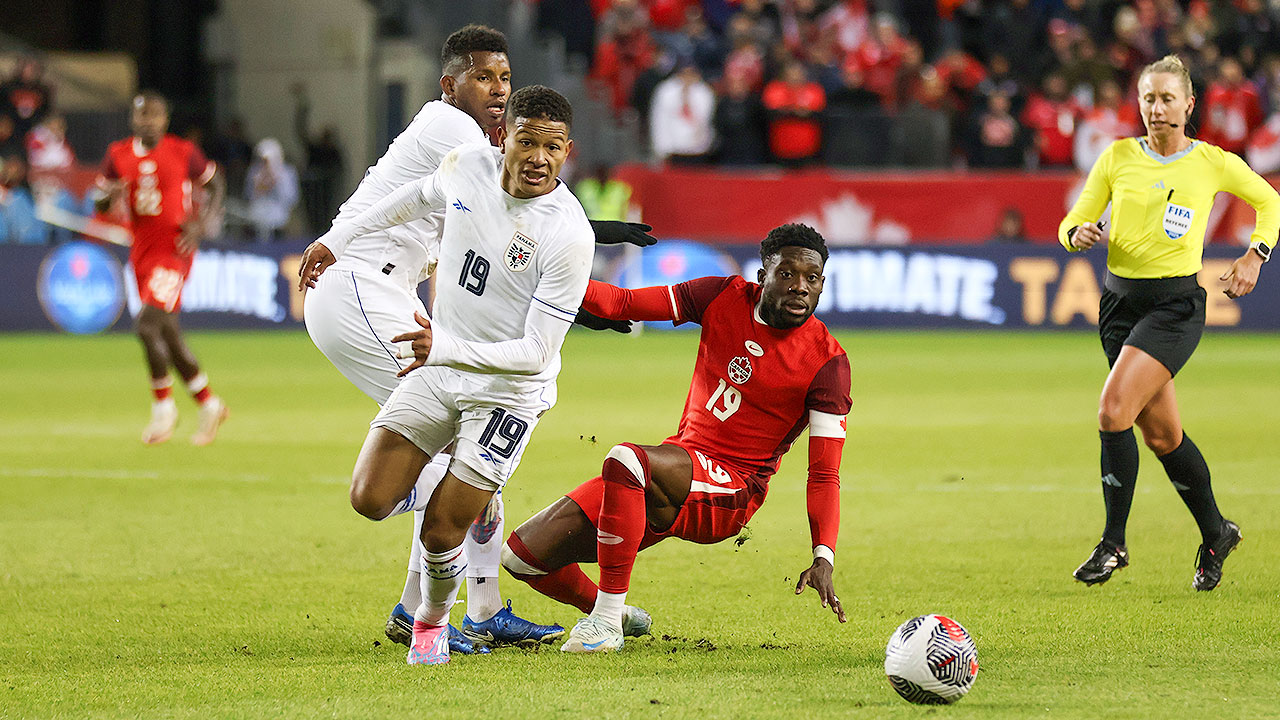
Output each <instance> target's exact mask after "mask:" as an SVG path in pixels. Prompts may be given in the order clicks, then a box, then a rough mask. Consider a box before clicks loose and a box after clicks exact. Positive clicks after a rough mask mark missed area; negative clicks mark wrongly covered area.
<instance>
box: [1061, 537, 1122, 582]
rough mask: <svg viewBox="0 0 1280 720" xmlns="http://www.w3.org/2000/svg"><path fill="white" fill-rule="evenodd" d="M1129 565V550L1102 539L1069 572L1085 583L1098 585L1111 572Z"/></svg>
mask: <svg viewBox="0 0 1280 720" xmlns="http://www.w3.org/2000/svg"><path fill="white" fill-rule="evenodd" d="M1128 565H1129V551H1128V550H1126V549H1125V547H1124V546H1123V545H1112V544H1111V543H1109V542H1107V541H1106V540H1103V541H1101V542H1099V543H1098V546H1097V547H1095V548H1094V549H1093V554H1092V555H1090V556H1089V559H1088V560H1085V561H1084V563H1083V564H1081V565H1080V567H1078V568H1076V571H1075V572H1074V573H1071V574H1072V575H1073V576H1074V577H1075V579H1077V580H1079V581H1080V582H1082V583H1084V584H1085V585H1100V584H1102V583H1104V582H1106V581H1108V580H1110V579H1111V573H1113V572H1115V571H1116V570H1119V569H1120V568H1122V567H1127V566H1128Z"/></svg>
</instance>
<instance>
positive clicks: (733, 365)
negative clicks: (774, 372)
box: [729, 355, 751, 385]
mask: <svg viewBox="0 0 1280 720" xmlns="http://www.w3.org/2000/svg"><path fill="white" fill-rule="evenodd" d="M729 379H730V380H732V381H733V382H734V384H736V385H741V384H743V383H745V382H746V381H748V380H750V379H751V360H749V359H748V358H747V356H746V355H739V356H738V357H736V358H734V359H732V360H730V361H729Z"/></svg>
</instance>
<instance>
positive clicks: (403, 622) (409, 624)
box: [387, 604, 489, 655]
mask: <svg viewBox="0 0 1280 720" xmlns="http://www.w3.org/2000/svg"><path fill="white" fill-rule="evenodd" d="M387 639H388V640H390V641H391V642H395V643H400V644H401V645H406V646H407V645H412V644H413V615H412V614H410V613H409V612H408V611H406V610H405V609H404V605H400V604H397V605H396V607H395V609H394V610H392V611H391V617H389V618H387ZM449 652H454V653H458V654H460V655H471V654H477V655H488V654H489V648H487V647H484V646H480V647H476V646H475V645H474V644H473V643H472V642H471V641H470V640H468V639H467V638H466V636H464V635H463V634H462V633H461V632H460V631H459V630H458V628H456V627H454V626H453V625H449Z"/></svg>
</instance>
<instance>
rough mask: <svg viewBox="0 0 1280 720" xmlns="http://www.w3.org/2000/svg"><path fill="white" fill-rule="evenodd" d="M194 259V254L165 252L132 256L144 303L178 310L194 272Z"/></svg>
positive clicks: (139, 292) (139, 290)
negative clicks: (189, 278) (192, 264)
mask: <svg viewBox="0 0 1280 720" xmlns="http://www.w3.org/2000/svg"><path fill="white" fill-rule="evenodd" d="M191 259H192V256H191V255H180V254H177V253H163V252H150V253H147V254H146V255H142V256H140V257H136V258H132V260H131V262H132V263H133V274H134V277H135V278H137V280H138V298H139V299H140V300H142V302H143V304H144V305H150V306H152V307H155V308H159V309H161V310H164V311H165V312H169V313H172V312H177V311H178V308H179V307H181V306H182V286H183V285H184V284H185V283H186V282H187V275H188V274H189V273H190V272H191Z"/></svg>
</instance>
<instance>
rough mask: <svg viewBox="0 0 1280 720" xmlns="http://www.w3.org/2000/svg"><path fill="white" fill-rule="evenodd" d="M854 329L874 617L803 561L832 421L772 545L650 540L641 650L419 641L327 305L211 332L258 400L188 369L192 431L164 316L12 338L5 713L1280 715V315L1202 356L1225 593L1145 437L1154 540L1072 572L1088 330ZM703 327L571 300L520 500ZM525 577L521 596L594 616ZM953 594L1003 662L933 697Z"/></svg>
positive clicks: (662, 401) (653, 395) (760, 518)
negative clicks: (401, 624) (122, 329)
mask: <svg viewBox="0 0 1280 720" xmlns="http://www.w3.org/2000/svg"><path fill="white" fill-rule="evenodd" d="M840 339H841V341H842V343H843V344H844V346H845V348H846V349H847V350H848V352H849V355H850V358H851V360H852V364H853V372H854V388H853V394H854V408H853V412H852V414H851V415H850V417H849V440H848V442H847V444H846V446H845V457H844V467H843V473H842V475H843V490H842V505H843V514H842V532H841V536H840V544H839V548H838V551H837V562H836V583H837V585H836V587H837V591H838V592H839V594H840V596H841V598H842V599H843V601H844V604H845V608H846V610H847V612H848V615H849V622H848V623H847V624H845V625H840V624H838V623H837V622H835V620H834V618H833V617H832V615H831V614H830V612H829V611H827V610H824V609H822V608H820V607H819V605H818V602H817V600H816V599H815V595H814V594H813V593H812V591H810V593H809V594H807V595H805V596H802V597H796V596H794V595H793V593H792V587H793V585H794V583H795V578H796V577H797V575H798V573H799V572H800V571H801V570H803V569H804V568H805V567H807V566H808V564H809V545H808V542H809V540H808V525H807V522H806V519H805V515H804V489H803V486H804V472H805V462H806V459H805V452H804V446H805V440H804V438H803V437H802V438H801V440H800V442H799V443H798V446H797V448H796V450H794V451H793V452H792V453H791V455H790V456H789V457H788V458H787V459H786V461H785V462H784V463H783V466H782V469H781V471H780V472H779V474H778V475H777V476H776V477H775V478H774V480H773V482H772V484H771V487H772V492H771V493H770V498H769V501H768V502H767V503H766V504H765V506H764V508H763V509H762V510H761V511H760V513H759V514H758V515H757V516H756V518H755V519H754V520H753V522H752V523H751V526H750V528H749V531H750V532H749V537H747V538H746V540H745V542H743V543H741V545H736V544H735V543H732V542H728V543H722V544H720V545H717V546H710V547H702V546H695V545H692V544H685V543H680V542H678V541H668V542H666V543H662V544H660V545H659V546H657V547H655V548H653V549H651V550H649V551H647V552H645V553H644V554H642V555H641V556H640V562H639V564H638V566H637V568H636V572H635V577H634V581H633V586H632V590H631V595H630V598H631V600H632V602H634V603H636V604H638V605H641V606H643V607H645V608H647V609H648V610H650V611H651V612H652V613H653V617H654V631H655V632H656V636H654V637H646V638H643V639H640V640H638V641H628V643H627V647H626V649H625V650H624V652H622V653H621V654H618V655H615V656H607V657H565V656H562V655H561V654H560V653H559V652H556V651H555V648H554V647H549V648H543V649H542V650H541V651H538V652H535V651H526V650H520V649H503V650H499V651H496V652H495V653H494V654H492V655H490V656H487V657H459V658H456V659H455V661H454V662H453V663H452V664H451V665H450V666H448V667H444V668H409V667H407V666H406V665H405V664H404V656H405V653H404V649H403V648H401V647H400V646H398V645H391V644H390V643H388V642H387V641H386V640H385V638H383V636H382V623H383V620H384V619H385V617H386V614H387V611H388V610H389V609H390V607H391V606H392V605H393V604H395V601H396V599H397V597H398V594H399V591H400V586H401V583H402V581H403V572H404V567H405V564H406V559H407V555H406V553H407V551H406V543H407V540H408V536H409V532H410V530H409V529H410V523H409V521H408V519H407V518H396V519H393V520H391V521H388V522H385V523H380V524H379V523H371V522H368V521H366V520H364V519H362V518H360V517H359V516H357V515H356V514H355V513H354V512H353V511H352V510H351V508H350V506H349V505H348V503H347V498H346V490H347V480H348V478H349V473H350V469H351V465H352V462H353V460H354V458H355V455H356V451H357V449H358V448H359V445H360V442H361V441H362V439H363V437H364V434H365V430H366V427H367V422H368V420H369V419H370V418H371V417H372V415H373V413H374V409H375V408H374V406H373V404H372V403H371V402H369V401H368V400H367V399H366V398H365V397H364V396H362V395H360V394H359V393H358V392H357V391H356V390H355V389H354V388H352V387H351V386H350V385H349V384H347V383H346V381H345V380H343V379H342V378H341V376H339V375H338V373H337V372H336V371H335V370H333V368H332V367H330V366H329V365H328V363H327V362H326V361H325V360H324V359H323V357H322V356H321V355H320V354H319V353H318V352H317V351H316V350H315V348H314V347H313V346H312V345H311V343H310V341H309V340H308V339H307V338H306V336H305V335H304V334H302V333H193V334H192V337H191V342H192V345H193V347H194V348H195V350H196V351H197V353H198V354H199V356H200V358H201V359H202V361H203V362H204V365H205V367H206V368H207V370H208V372H209V375H210V377H211V378H212V383H213V387H214V389H215V390H216V391H217V392H219V393H221V394H222V395H223V396H224V397H225V398H226V400H227V402H228V404H229V405H230V407H231V413H232V414H231V418H230V420H229V422H228V423H227V425H226V426H225V428H224V432H223V433H222V435H221V436H220V437H219V439H218V441H217V443H216V444H215V445H213V446H212V447H209V448H193V447H191V446H190V445H189V444H188V443H187V438H188V437H189V436H190V433H191V432H192V430H193V426H194V419H195V412H194V408H193V406H192V405H191V402H190V401H189V400H188V399H186V398H180V399H179V407H180V409H181V411H182V413H183V416H182V421H181V424H180V426H179V432H178V434H177V435H176V436H175V438H174V440H172V441H171V442H170V443H169V444H167V445H165V446H161V447H154V448H147V447H143V446H142V445H141V444H140V443H139V442H138V439H137V438H138V433H139V431H140V430H141V428H142V425H143V424H144V421H145V419H146V414H147V403H148V397H147V390H146V382H145V378H144V370H143V365H142V357H141V351H140V349H139V348H138V347H137V344H136V342H135V341H134V339H133V338H132V337H129V336H124V335H115V336H105V337H94V338H72V337H66V336H52V335H22V336H4V337H0V378H3V381H2V383H0V628H3V632H0V718H28V717H29V718H47V717H72V718H80V717H121V718H133V717H166V718H169V717H172V718H179V717H181V718H185V717H198V718H210V717H215V718H221V717H244V718H256V717H262V718H277V717H379V718H390V717H432V718H434V717H463V718H490V717H492V718H515V717H565V718H583V717H606V718H699V719H700V720H704V719H707V718H734V719H735V720H740V719H743V718H775V717H785V718H844V717H855V718H916V717H923V716H929V717H943V716H948V717H955V718H1026V717H1050V718H1074V717H1080V718H1091V717H1104V716H1105V717H1108V718H1141V719H1143V720H1149V719H1151V718H1164V717H1178V716H1189V715H1191V714H1193V713H1194V714H1196V715H1198V716H1205V717H1224V718H1226V717H1230V718H1260V717H1277V716H1280V709H1277V705H1276V701H1277V698H1278V697H1280V692H1278V690H1277V688H1280V671H1278V670H1277V660H1278V659H1280V645H1278V644H1277V643H1278V642H1280V640H1278V638H1280V620H1278V619H1277V605H1276V602H1277V597H1278V596H1280V564H1278V563H1277V562H1276V556H1277V545H1278V544H1280V486H1277V482H1276V480H1277V476H1278V474H1280V472H1278V471H1280V449H1278V447H1280V446H1278V445H1277V436H1276V429H1277V419H1280V383H1277V381H1276V378H1277V377H1278V376H1280V337H1277V336H1274V335H1234V334H1229V333H1212V332H1211V333H1209V334H1208V335H1207V336H1206V338H1205V340H1204V341H1203V342H1202V343H1201V347H1200V349H1199V351H1198V352H1197V354H1196V356H1195V357H1194V358H1193V360H1192V361H1191V363H1190V364H1189V365H1188V367H1187V368H1186V369H1185V370H1184V372H1183V374H1182V375H1181V376H1180V377H1179V378H1178V389H1179V397H1180V402H1181V407H1182V412H1183V417H1184V421H1185V423H1186V426H1187V428H1188V432H1189V433H1190V434H1191V435H1192V437H1194V438H1195V439H1196V441H1197V443H1198V444H1199V445H1200V447H1201V448H1202V449H1203V451H1204V453H1205V455H1206V457H1207V458H1208V460H1209V464H1210V467H1211V468H1212V469H1213V472H1214V480H1215V489H1216V492H1217V495H1218V499H1219V502H1220V504H1221V506H1222V508H1223V510H1224V512H1225V513H1226V514H1227V515H1228V517H1231V518H1232V519H1234V520H1236V521H1237V522H1239V523H1240V526H1241V527H1242V529H1243V531H1244V537H1245V542H1244V543H1243V545H1242V546H1241V548H1240V549H1239V550H1238V551H1237V553H1236V554H1234V555H1232V556H1231V559H1230V560H1229V561H1228V563H1227V566H1226V576H1225V579H1224V581H1223V584H1222V586H1221V587H1220V588H1218V590H1217V591H1215V592H1213V593H1199V594H1198V593H1195V592H1194V591H1193V590H1192V589H1191V577H1192V565H1193V561H1194V555H1195V551H1196V545H1197V544H1198V542H1199V538H1198V534H1197V533H1196V530H1195V525H1194V523H1193V522H1192V520H1191V517H1190V515H1189V514H1188V513H1187V512H1186V510H1185V509H1184V508H1183V506H1182V504H1181V502H1180V501H1179V499H1178V496H1177V494H1176V493H1175V492H1174V490H1173V489H1172V488H1171V487H1170V485H1169V482H1168V480H1167V479H1166V478H1165V476H1164V474H1163V472H1162V469H1161V467H1160V465H1159V463H1158V462H1157V461H1156V460H1155V459H1154V458H1153V457H1152V456H1151V454H1150V453H1149V452H1148V451H1146V450H1145V449H1143V455H1142V470H1141V476H1140V480H1139V483H1140V485H1139V488H1138V494H1137V498H1136V501H1135V504H1134V509H1133V514H1132V519H1131V524H1130V528H1129V548H1130V551H1131V553H1132V557H1133V565H1132V566H1131V567H1130V568H1128V569H1126V570H1125V571H1123V572H1121V573H1119V574H1118V575H1117V576H1116V577H1115V578H1114V579H1113V580H1112V581H1111V582H1110V583H1108V584H1107V585H1105V586H1102V587H1099V588H1086V587H1084V586H1082V585H1080V584H1079V583H1076V582H1074V581H1072V579H1071V577H1070V572H1071V571H1072V570H1073V569H1074V568H1075V566H1076V565H1077V564H1078V563H1079V562H1080V561H1082V560H1083V559H1084V557H1085V556H1086V555H1087V553H1088V552H1089V550H1090V549H1091V548H1092V547H1093V545H1094V543H1095V542H1096V541H1097V538H1098V535H1099V533H1100V531H1101V521H1102V503H1101V497H1100V491H1099V482H1098V479H1097V476H1098V467H1097V463H1098V461H1097V453H1098V449H1097V439H1096V438H1097V436H1096V424H1095V414H1096V402H1097V395H1098V392H1099V390H1100V389H1101V384H1102V380H1103V377H1104V373H1105V361H1104V359H1103V358H1102V354H1101V352H1100V350H1099V349H1098V347H1097V341H1096V339H1095V338H1094V337H1093V336H1092V335H1090V334H1087V333H1059V334H1053V333H1047V334H1036V335H1030V334H1025V335H1024V334H1006V333H970V334H965V333H936V332H929V333H924V332H918V333H883V332H848V333H841V335H840ZM696 344H697V340H696V335H694V334H692V333H663V332H650V333H646V334H645V335H643V336H642V337H640V338H628V337H622V336H617V335H611V334H593V333H588V332H585V331H575V332H574V333H572V334H571V336H570V338H569V341H568V343H567V345H566V348H565V352H564V371H563V373H562V374H561V382H560V401H559V405H558V406H557V407H556V408H555V410H554V411H553V412H551V413H549V414H548V415H547V416H546V417H545V418H544V419H543V421H542V423H541V424H540V425H539V427H538V429H537V431H536V434H535V435H534V438H533V442H532V444H531V446H530V449H529V450H528V452H527V453H526V455H525V457H524V462H523V464H522V465H521V468H520V470H519V472H518V473H517V474H516V476H515V478H514V479H513V481H512V483H511V485H510V486H509V489H508V492H507V496H506V497H507V513H508V523H507V528H508V530H510V529H512V528H514V527H515V526H516V525H517V524H519V522H521V521H522V520H524V519H525V518H526V517H528V516H529V515H530V514H532V513H533V512H535V511H536V510H538V509H540V508H541V507H543V506H545V505H546V504H547V503H549V502H551V501H552V500H554V499H555V498H556V497H557V496H558V495H559V494H561V492H563V491H565V490H567V489H568V488H570V487H573V486H574V485H576V484H577V483H579V482H581V481H583V480H584V479H586V478H588V477H591V476H593V475H594V474H595V473H597V472H598V470H599V467H600V463H601V461H602V459H603V456H604V454H605V453H606V452H607V451H608V448H609V447H610V446H611V445H612V444H613V443H616V442H619V441H623V440H630V441H636V442H641V443H655V442H658V441H660V440H661V439H662V438H664V437H666V436H667V435H668V434H670V433H671V432H672V431H673V430H674V428H675V426H676V422H677V420H678V418H679V416H680V408H681V406H682V404H683V401H684V396H685V392H686V390H687V387H688V378H689V375H690V371H691V368H692V365H693V360H694V352H695V348H696ZM589 572H591V573H593V574H594V568H589ZM502 582H503V590H504V594H505V595H506V596H508V597H512V598H514V600H515V609H516V611H517V612H518V613H520V614H522V615H525V616H527V617H531V618H534V619H537V620H542V621H553V620H554V621H558V622H560V623H561V624H564V625H569V624H570V623H572V622H573V621H574V620H575V619H576V618H577V612H576V611H575V610H573V609H571V608H568V607H565V606H560V605H557V604H555V603H553V602H551V601H549V600H546V599H544V598H542V597H541V596H539V595H537V594H536V593H534V592H533V591H531V590H530V589H528V588H527V587H525V586H523V585H522V584H520V583H517V582H516V581H514V580H512V579H511V578H510V577H504V578H503V581H502ZM928 612H940V613H944V614H948V615H950V616H951V617H953V618H955V619H957V620H959V621H960V622H961V623H962V624H963V625H964V626H965V627H967V628H968V629H969V631H970V632H971V633H972V634H973V635H974V637H975V639H976V641H977V644H978V649H979V654H980V660H981V665H982V671H981V672H980V674H979V676H978V679H977V682H976V684H975V686H974V688H973V691H972V692H971V693H970V694H969V696H968V697H966V698H965V699H964V700H962V701H961V702H960V703H959V704H958V705H955V706H952V707H946V708H935V709H930V708H921V707H914V706H910V705H907V704H906V703H904V702H903V701H901V700H900V699H899V698H898V697H897V696H896V695H895V694H894V693H893V691H892V690H891V689H890V687H889V686H888V684H887V682H886V681H885V678H884V674H883V668H882V663H883V659H884V645H885V642H886V641H887V640H888V638H889V635H890V633H891V632H892V631H893V630H894V628H895V627H897V625H898V624H899V623H901V622H902V621H903V620H905V619H907V618H909V617H911V616H913V615H918V614H924V613H928ZM461 614H462V613H461V608H459V609H457V610H455V617H456V618H458V619H460V618H461Z"/></svg>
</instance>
